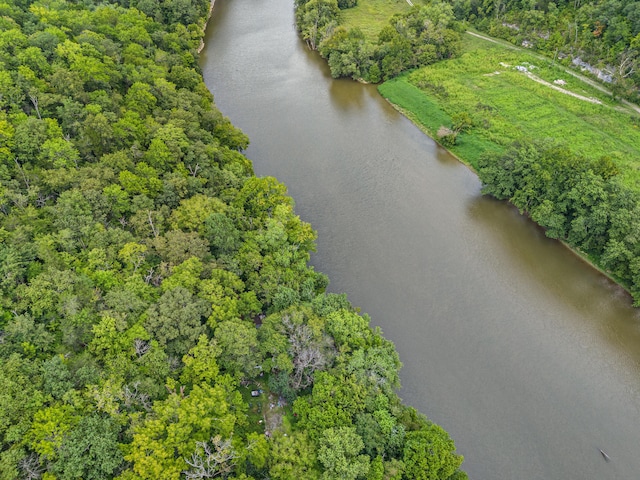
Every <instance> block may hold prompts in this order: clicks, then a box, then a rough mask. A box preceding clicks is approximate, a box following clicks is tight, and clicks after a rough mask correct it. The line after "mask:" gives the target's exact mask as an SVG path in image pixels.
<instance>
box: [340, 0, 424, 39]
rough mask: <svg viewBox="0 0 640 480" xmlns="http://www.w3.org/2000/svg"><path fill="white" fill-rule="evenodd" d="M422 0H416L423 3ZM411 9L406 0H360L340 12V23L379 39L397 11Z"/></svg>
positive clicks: (401, 11) (402, 11)
mask: <svg viewBox="0 0 640 480" xmlns="http://www.w3.org/2000/svg"><path fill="white" fill-rule="evenodd" d="M422 3H423V2H422V0H417V1H414V2H413V4H414V5H421V4H422ZM410 9H411V7H410V6H409V4H408V3H407V1H406V0H358V5H357V6H355V7H353V8H348V9H346V10H342V11H341V12H340V24H341V25H343V26H344V27H346V28H348V29H349V28H355V27H358V28H360V30H362V32H363V33H364V34H365V36H366V37H367V38H368V39H369V40H372V41H376V40H377V39H378V32H380V30H381V29H382V27H384V26H386V25H387V24H388V23H389V18H390V17H391V16H392V15H394V14H396V13H404V12H408V11H409V10H410Z"/></svg>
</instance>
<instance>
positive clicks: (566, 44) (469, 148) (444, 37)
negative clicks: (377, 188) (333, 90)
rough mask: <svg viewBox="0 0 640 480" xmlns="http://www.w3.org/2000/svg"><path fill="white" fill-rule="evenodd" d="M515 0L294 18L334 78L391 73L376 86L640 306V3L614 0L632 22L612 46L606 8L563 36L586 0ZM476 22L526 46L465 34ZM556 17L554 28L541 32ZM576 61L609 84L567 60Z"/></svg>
mask: <svg viewBox="0 0 640 480" xmlns="http://www.w3.org/2000/svg"><path fill="white" fill-rule="evenodd" d="M512 3H513V2H507V3H506V4H505V9H506V10H507V12H508V13H506V14H505V13H504V12H493V13H491V12H489V11H480V10H478V9H476V10H473V9H474V8H476V7H477V6H475V7H469V5H467V4H462V3H461V2H452V3H442V2H438V1H421V2H416V6H415V7H413V8H411V9H409V10H407V8H406V7H407V5H406V4H405V2H395V3H394V2H385V1H384V0H359V2H357V3H356V2H347V3H342V4H341V3H336V2H335V1H332V0H313V1H305V0H298V1H297V2H296V20H297V26H298V30H299V32H300V34H301V35H302V37H303V38H304V39H305V40H307V44H308V45H309V47H310V48H312V49H317V50H318V51H319V52H320V54H321V55H322V56H323V57H324V58H326V59H327V61H328V63H329V67H330V69H331V73H332V75H333V76H334V77H351V78H353V79H355V80H359V79H364V80H365V81H368V82H370V83H379V82H380V81H381V80H384V83H382V84H381V85H380V87H379V91H380V92H381V94H382V95H383V96H384V97H385V98H387V100H388V101H390V102H391V103H392V104H395V105H396V106H397V107H399V108H400V109H401V111H402V112H403V113H404V114H405V115H406V116H408V117H409V118H410V119H411V120H412V121H413V122H414V123H416V124H418V125H419V126H420V128H422V129H423V130H426V131H427V132H428V134H429V135H430V136H431V137H432V138H434V139H435V140H436V141H437V142H438V143H439V144H441V145H442V146H443V147H445V148H447V149H448V150H449V151H451V152H452V153H453V154H454V155H455V156H456V157H457V158H459V159H462V160H463V162H464V163H468V164H469V165H470V166H471V167H472V168H473V169H474V170H475V171H476V173H477V174H478V176H479V178H480V180H481V182H482V184H483V189H482V191H483V193H484V194H488V195H492V196H493V197H495V198H497V199H500V200H507V201H509V202H510V203H512V204H513V205H515V206H516V207H517V208H518V209H519V211H520V212H521V213H522V214H524V215H527V216H528V217H529V218H530V219H532V220H533V221H534V222H536V223H537V224H538V225H540V226H541V227H542V228H543V229H544V231H545V234H546V235H547V236H548V237H551V238H554V239H558V240H560V241H561V242H563V243H564V244H565V245H568V246H569V247H570V248H571V249H572V250H574V251H575V252H576V254H578V255H579V256H581V257H582V258H585V259H586V260H588V262H589V263H591V264H592V265H594V266H595V267H596V268H597V269H598V270H600V271H602V272H603V273H604V274H605V275H607V276H608V277H609V278H611V279H613V280H614V281H615V282H616V283H618V284H619V285H621V286H622V287H623V288H624V289H626V290H627V291H628V292H629V293H630V294H631V296H632V298H633V302H634V305H635V306H640V240H639V239H640V220H639V218H640V168H639V167H638V158H640V131H639V129H640V116H639V115H638V107H637V105H634V104H631V103H630V102H629V101H628V100H627V99H632V100H635V99H637V98H638V91H639V89H638V87H639V85H640V73H639V71H640V68H638V67H640V53H639V50H637V48H638V47H640V22H637V24H631V23H629V22H631V20H629V18H627V15H628V14H629V12H631V10H633V8H635V5H636V4H633V5H631V6H628V7H627V6H625V5H622V6H620V5H619V6H618V7H620V8H621V9H618V10H616V11H617V12H618V13H617V14H618V15H619V17H618V19H619V20H620V21H621V22H627V23H626V25H627V27H628V30H627V31H626V32H627V33H625V34H624V35H623V34H620V35H619V36H617V37H615V38H616V39H617V40H618V43H616V47H615V48H616V49H617V50H616V51H617V53H615V52H614V51H613V50H606V49H607V48H609V47H610V46H611V43H612V42H613V41H614V37H611V36H609V34H613V32H614V31H615V28H614V23H610V24H606V22H605V20H603V19H602V18H604V17H601V18H600V19H598V20H593V18H591V20H590V21H591V22H594V21H595V24H593V25H594V26H593V28H592V30H589V28H591V27H590V24H589V23H584V24H582V25H581V26H579V27H578V24H577V23H576V24H573V25H574V31H572V33H571V35H568V36H567V35H565V36H563V34H564V33H566V32H565V31H564V30H562V28H561V25H562V22H561V21H559V20H558V19H559V18H569V17H571V16H572V15H576V16H577V17H580V15H583V14H585V13H586V12H587V10H588V9H587V7H582V6H580V5H579V4H578V3H575V4H573V5H565V6H564V7H563V9H562V10H561V11H558V10H554V9H557V6H556V5H555V4H554V5H553V6H552V5H549V6H548V8H549V12H544V11H542V10H536V9H535V8H537V7H535V8H534V10H532V11H525V12H524V13H523V12H522V11H521V10H522V9H521V8H520V6H518V4H517V3H513V4H512ZM601 3H602V5H601V4H600V3H598V5H597V6H596V7H595V8H596V10H597V11H599V10H598V9H600V8H606V7H605V6H604V4H605V3H606V2H605V1H603V2H601ZM623 3H624V2H623ZM319 5H324V6H326V8H324V9H321V8H318V6H319ZM638 5H640V4H638ZM373 6H375V7H380V9H378V10H376V8H372V7H373ZM618 7H616V8H618ZM469 8H471V10H473V12H472V11H471V10H469ZM491 8H492V7H490V8H489V10H491ZM545 8H546V7H545ZM552 10H553V12H552ZM376 11H377V12H378V13H376ZM380 11H382V12H386V13H387V15H388V17H387V20H386V25H385V22H384V18H382V16H381V15H380V14H379V12H380ZM589 11H590V12H591V13H593V12H592V11H591V10H589ZM603 11H604V10H603ZM634 11H635V10H634ZM343 12H344V13H343ZM552 13H553V14H552ZM639 13H640V12H639ZM527 15H529V17H528V16H527ZM531 15H533V16H536V18H537V20H536V22H533V23H531V17H530V16H531ZM634 18H635V17H634ZM638 18H640V16H639V17H638ZM507 19H511V20H513V21H512V22H507ZM516 20H517V21H516ZM500 22H502V23H500ZM603 22H605V23H603ZM469 23H471V24H472V25H473V26H475V27H477V28H479V29H480V30H481V31H484V32H488V33H489V34H496V35H498V34H499V35H498V36H500V37H501V38H506V39H508V40H510V41H513V42H515V43H518V44H520V43H521V44H522V46H523V47H525V48H519V47H518V46H514V45H505V44H503V43H502V42H500V41H498V40H495V39H487V38H486V37H484V36H483V35H480V34H475V33H473V32H471V33H470V34H464V33H463V32H465V31H466V30H467V26H468V24H469ZM552 25H555V26H556V27H557V28H558V29H559V30H558V31H557V32H556V33H554V34H551V33H549V32H544V31H541V28H542V27H543V26H544V27H545V28H550V27H551V26H552ZM565 25H566V24H565ZM569 26H571V24H569ZM316 27H317V28H316ZM369 27H370V28H369ZM618 33H619V32H618ZM634 35H635V37H634ZM532 39H533V40H532ZM534 46H535V47H536V51H533V50H532V48H533V47H534ZM612 52H613V53H612ZM541 53H544V54H545V56H543V55H541ZM551 53H552V55H550V54H551ZM580 55H582V56H583V57H585V58H587V59H588V60H589V61H591V62H593V63H597V64H598V65H600V68H596V67H594V66H593V65H590V64H589V63H587V62H585V61H584V60H582V59H581V57H580ZM599 58H600V60H599ZM576 62H578V63H579V64H580V65H582V68H584V69H588V70H589V71H590V72H591V73H592V74H593V75H596V74H597V75H598V77H599V78H601V79H602V80H603V81H604V82H608V83H607V85H608V88H604V87H602V86H600V85H598V84H596V83H594V82H593V81H590V80H588V79H583V78H581V77H582V76H581V75H579V74H576V73H575V72H573V71H571V70H569V69H568V68H567V67H568V66H570V65H572V64H574V63H576ZM607 62H609V63H607ZM616 62H618V63H616ZM616 65H617V66H616ZM614 67H615V68H614ZM606 72H609V73H606ZM583 80H584V81H583ZM623 97H624V98H623Z"/></svg>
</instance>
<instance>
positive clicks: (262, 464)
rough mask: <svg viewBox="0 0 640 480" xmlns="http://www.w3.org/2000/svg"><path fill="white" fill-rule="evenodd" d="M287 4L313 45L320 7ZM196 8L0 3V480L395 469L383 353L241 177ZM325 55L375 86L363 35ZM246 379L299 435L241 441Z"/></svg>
mask: <svg viewBox="0 0 640 480" xmlns="http://www.w3.org/2000/svg"><path fill="white" fill-rule="evenodd" d="M299 4H300V5H299V16H301V18H303V19H304V20H305V21H307V22H315V21H316V20H318V25H320V26H322V28H321V29H316V30H313V28H311V29H307V31H306V32H307V35H308V36H307V37H306V38H307V40H308V41H309V42H310V43H317V42H320V40H321V39H322V38H325V37H326V36H327V35H328V34H329V33H330V30H331V28H332V27H333V26H334V20H335V18H334V17H335V14H337V12H338V5H337V3H336V2H335V0H332V1H329V0H311V1H309V2H299ZM352 4H355V2H347V3H344V4H341V6H342V7H344V6H351V5H352ZM208 7H209V2H207V1H204V0H171V1H165V2H152V1H147V0H139V1H134V0H132V1H128V0H122V1H118V2H116V1H112V2H93V1H91V0H87V1H85V2H81V3H80V4H77V3H69V2H58V3H56V2H54V3H51V2H40V1H36V2H22V3H15V2H13V1H10V2H9V3H8V4H5V5H4V6H3V7H0V10H2V15H3V16H2V18H0V62H2V64H3V68H2V69H1V71H0V92H1V93H2V95H0V299H1V300H2V301H1V302H0V305H1V306H0V330H1V331H0V337H1V338H0V340H1V341H0V359H1V362H2V368H0V477H1V478H2V479H3V480H4V479H5V478H6V479H7V480H13V479H19V478H41V477H43V476H44V477H45V478H54V477H55V478H57V479H60V480H66V479H77V478H82V479H86V480H98V479H109V478H118V479H120V480H127V479H132V478H143V479H154V480H155V479H158V478H164V479H178V478H182V477H184V475H186V473H185V472H190V474H191V473H194V472H198V471H199V468H200V467H199V465H205V464H207V465H209V466H210V468H211V471H210V472H209V474H211V475H213V474H214V473H215V474H216V475H218V474H220V475H219V476H222V477H223V478H246V479H250V478H266V477H267V476H268V475H270V476H271V478H277V479H283V480H284V479H287V480H288V479H290V478H305V479H318V478H320V477H321V476H322V475H324V477H325V478H347V477H351V478H357V477H363V476H364V475H366V473H367V471H368V465H369V463H370V458H369V454H376V455H380V456H381V458H385V461H386V459H389V460H388V462H387V463H385V464H381V462H380V461H376V462H375V469H374V471H375V475H377V476H378V477H379V475H380V472H384V469H385V468H387V467H386V466H387V464H389V465H392V466H394V467H395V466H397V465H398V464H400V463H401V457H402V441H403V439H404V432H405V430H406V429H408V428H409V427H410V426H409V425H408V424H407V425H406V426H405V425H404V424H403V421H402V419H401V418H400V415H402V409H401V408H400V407H399V405H400V403H399V399H398V398H397V396H396V395H395V393H394V389H395V388H397V387H398V372H397V370H398V369H399V367H400V363H399V361H398V356H397V354H396V353H395V350H394V349H393V345H392V344H391V343H390V342H388V341H387V340H385V339H383V338H382V336H381V335H380V333H379V331H376V330H372V329H371V328H370V327H369V319H368V317H361V316H359V315H358V314H357V313H356V312H355V309H354V308H353V307H352V306H351V305H350V304H349V302H348V301H347V299H346V296H344V295H335V294H325V292H324V291H325V288H326V287H327V284H328V279H327V277H326V276H325V275H322V274H320V273H317V272H315V271H314V270H313V268H312V267H310V266H309V265H308V261H309V256H310V252H311V251H313V249H314V248H315V238H316V237H315V232H314V231H313V229H312V228H311V226H310V225H309V224H307V223H305V222H303V221H301V220H300V218H299V217H298V216H297V215H295V212H294V208H293V200H292V199H291V197H289V196H288V194H287V191H286V187H285V186H284V185H283V184H281V183H280V182H278V181H277V180H276V179H274V178H271V177H266V178H257V177H255V176H253V170H252V166H251V162H250V161H249V160H248V159H247V158H246V157H244V156H243V155H242V154H241V153H240V151H241V150H243V149H244V148H246V147H247V145H248V139H247V137H246V136H245V135H244V134H243V133H242V132H240V131H239V130H238V129H236V128H235V127H233V126H232V125H231V124H230V122H229V121H228V120H227V119H226V118H224V117H223V116H222V115H221V114H220V112H219V111H217V109H216V108H215V106H214V105H213V104H212V96H211V94H210V93H209V92H208V90H207V89H206V87H205V86H204V83H203V81H202V78H201V76H200V72H199V70H198V67H197V57H196V55H195V51H196V48H197V46H198V45H199V43H200V41H201V38H202V35H203V32H202V26H203V22H204V18H205V15H206V13H207V11H208ZM310 25H311V24H309V25H308V26H310ZM314 25H315V23H314ZM314 28H315V27H314ZM344 39H345V42H346V44H347V48H346V49H345V50H344V53H345V54H347V55H348V54H349V52H348V49H349V48H351V47H355V46H360V47H362V49H363V50H362V52H360V54H359V55H360V57H361V58H360V60H362V63H361V64H358V66H357V68H356V69H355V70H353V72H352V73H350V74H355V73H357V74H358V75H367V73H368V72H369V73H370V74H372V75H374V76H375V75H378V76H379V75H380V71H379V70H378V73H376V67H377V64H375V63H371V61H370V60H368V59H369V58H370V52H369V51H368V50H367V49H368V48H369V46H368V45H366V44H365V43H363V42H362V35H360V34H358V32H351V33H348V34H346V35H345V37H344ZM360 60H359V61H360ZM340 61H341V62H342V60H340ZM342 63H349V62H346V61H344V62H342ZM601 169H602V170H603V171H609V170H610V168H609V165H608V164H607V162H606V161H605V160H603V163H602V165H601ZM267 315H268V316H267ZM261 321H264V324H263V325H262V327H261V328H260V329H258V328H256V324H257V323H260V322H261ZM245 382H261V384H260V387H261V389H264V390H267V391H265V392H263V393H262V394H260V398H259V399H260V400H262V398H268V399H269V400H270V401H275V399H276V398H278V397H279V396H282V397H283V398H284V399H286V401H288V402H294V404H295V408H296V411H299V415H298V417H297V418H298V419H297V420H296V417H295V416H292V415H291V413H288V414H287V412H290V409H288V410H287V411H285V409H284V408H283V407H282V406H278V407H275V406H273V407H270V406H268V405H269V403H268V402H267V403H261V404H260V408H261V409H263V410H262V413H264V414H265V417H266V415H267V414H268V413H273V418H270V419H269V424H268V425H266V424H264V423H257V422H256V423H254V422H253V421H252V422H251V423H250V422H249V421H248V417H247V412H248V410H249V405H248V403H249V402H247V400H246V399H245V398H243V395H242V394H241V393H240V392H243V394H244V393H245V392H246V389H244V388H242V387H241V385H246V383H245ZM247 397H248V395H247ZM251 398H253V397H251ZM271 410H273V412H271ZM285 414H287V418H286V421H283V419H282V416H283V415H285ZM252 418H253V417H252ZM372 419H373V420H375V421H376V422H379V430H380V431H379V432H378V431H377V430H375V428H376V427H372V424H371V422H372ZM305 429H307V430H308V432H307V431H305ZM265 434H266V435H265ZM360 435H362V436H363V438H364V439H365V440H366V442H365V440H361V439H360ZM379 437H380V438H379Z"/></svg>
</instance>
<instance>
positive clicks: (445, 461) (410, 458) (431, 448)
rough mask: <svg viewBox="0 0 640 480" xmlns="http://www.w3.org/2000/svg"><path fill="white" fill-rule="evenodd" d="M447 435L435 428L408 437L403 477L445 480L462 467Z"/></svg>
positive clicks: (437, 427) (419, 479)
mask: <svg viewBox="0 0 640 480" xmlns="http://www.w3.org/2000/svg"><path fill="white" fill-rule="evenodd" d="M454 451H455V447H454V445H453V441H452V440H451V439H450V438H449V435H448V434H447V433H446V432H445V431H444V430H443V429H442V428H440V427H439V426H437V425H433V424H431V425H429V426H427V427H424V428H422V429H421V430H418V431H415V432H409V433H408V434H407V441H406V444H405V447H404V458H403V459H404V464H405V475H406V476H407V477H409V478H413V479H415V480H447V479H449V478H451V477H452V476H453V475H454V473H455V472H456V470H458V468H459V467H460V464H462V457H461V456H460V455H456V454H455V453H454Z"/></svg>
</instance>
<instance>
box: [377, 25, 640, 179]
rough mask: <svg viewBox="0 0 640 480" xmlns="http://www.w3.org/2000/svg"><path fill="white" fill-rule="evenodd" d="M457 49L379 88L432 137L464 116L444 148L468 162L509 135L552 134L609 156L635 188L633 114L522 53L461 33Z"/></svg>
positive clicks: (637, 135) (637, 145)
mask: <svg viewBox="0 0 640 480" xmlns="http://www.w3.org/2000/svg"><path fill="white" fill-rule="evenodd" d="M463 52H464V53H463V55H462V56H461V57H460V58H457V59H454V60H448V61H445V62H440V63H438V64H435V65H431V66H429V67H425V68H422V69H419V70H416V71H414V72H412V73H410V74H408V75H405V76H402V77H400V78H396V79H394V80H391V81H389V82H386V83H384V84H383V85H381V86H380V92H381V94H382V95H383V96H384V97H386V98H387V99H388V100H389V101H390V102H391V103H393V104H395V105H396V106H398V107H399V108H400V109H401V110H402V111H403V112H404V113H405V114H406V115H407V116H408V117H409V118H411V119H412V120H413V121H414V122H416V123H417V124H418V125H420V126H421V127H422V128H423V129H424V130H425V131H426V132H427V133H429V134H430V135H431V136H435V133H436V132H437V130H438V128H439V127H440V126H441V125H444V126H447V127H450V126H451V125H452V124H453V123H454V122H453V120H452V118H456V117H457V116H460V115H463V116H468V118H470V119H471V120H472V127H471V129H470V130H469V131H467V132H465V133H461V134H460V135H459V136H458V142H457V144H456V145H455V146H453V147H452V148H451V151H452V152H453V153H454V154H456V155H457V156H459V157H460V158H461V159H462V160H464V161H465V162H468V163H469V164H470V165H471V166H475V165H476V162H477V160H478V158H479V157H480V155H482V154H483V153H484V152H485V151H487V150H501V149H504V148H506V147H507V146H508V145H510V144H511V143H512V142H514V141H516V140H519V139H523V138H527V139H545V138H554V139H556V140H558V141H562V142H564V143H565V144H566V145H567V146H568V147H569V148H570V149H571V150H572V151H574V152H575V153H577V154H580V155H582V156H585V157H588V158H594V159H597V158H600V157H602V156H609V157H611V158H612V159H613V160H614V161H615V162H616V164H617V165H618V166H619V168H620V170H621V173H622V175H623V176H624V178H625V181H626V182H627V183H628V184H629V185H633V186H635V187H637V188H640V162H638V160H639V159H640V117H639V116H638V115H637V114H636V113H635V112H633V111H632V110H630V109H627V108H626V107H624V106H623V105H622V104H620V103H619V102H617V101H615V100H613V99H612V98H611V97H610V96H609V95H607V94H606V93H603V92H602V91H600V90H598V89H597V88H594V87H593V86H591V85H589V84H587V83H585V82H582V81H581V80H579V79H577V78H575V77H574V76H572V75H571V74H569V73H567V72H565V71H564V70H563V69H562V68H560V67H558V66H557V65H556V66H553V65H551V62H550V61H549V60H542V59H540V57H539V56H537V55H533V54H531V53H529V52H527V51H526V50H520V49H514V48H513V47H509V46H504V45H500V44H496V43H493V42H489V41H486V40H483V39H481V38H478V37H475V36H472V35H465V36H464V48H463ZM518 67H520V69H518ZM524 68H526V69H527V71H524ZM537 79H540V80H543V81H544V82H540V81H536V80H537ZM545 82H546V83H545ZM554 82H557V83H559V84H561V87H558V88H552V87H556V86H557V83H554Z"/></svg>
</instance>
